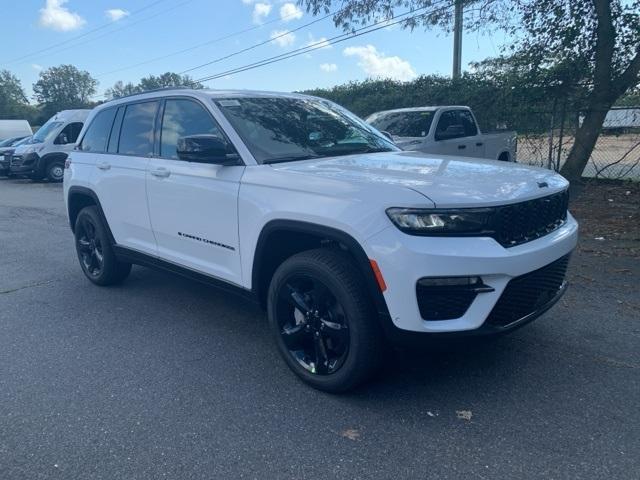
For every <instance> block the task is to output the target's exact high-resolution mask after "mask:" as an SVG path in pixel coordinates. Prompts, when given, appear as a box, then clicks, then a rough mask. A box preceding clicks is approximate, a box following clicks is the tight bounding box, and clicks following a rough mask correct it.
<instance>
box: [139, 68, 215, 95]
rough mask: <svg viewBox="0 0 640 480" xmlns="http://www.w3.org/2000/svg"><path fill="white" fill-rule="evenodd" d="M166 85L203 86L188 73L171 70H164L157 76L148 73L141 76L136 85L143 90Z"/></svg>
mask: <svg viewBox="0 0 640 480" xmlns="http://www.w3.org/2000/svg"><path fill="white" fill-rule="evenodd" d="M166 87H190V88H203V86H202V84H200V83H198V82H195V81H194V80H193V79H192V78H191V77H190V76H189V75H180V74H178V73H173V72H166V73H163V74H162V75H159V76H157V77H156V76H155V75H149V76H148V77H144V78H142V79H141V80H140V83H139V85H138V88H140V90H141V91H143V92H144V91H146V90H155V89H157V88H166Z"/></svg>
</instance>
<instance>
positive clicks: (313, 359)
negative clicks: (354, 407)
mask: <svg viewBox="0 0 640 480" xmlns="http://www.w3.org/2000/svg"><path fill="white" fill-rule="evenodd" d="M362 284H363V282H362V280H361V275H360V272H359V271H358V269H357V267H356V266H355V265H354V263H353V262H352V260H351V259H350V257H348V256H347V255H346V254H344V253H342V252H340V251H334V250H330V249H318V250H311V251H307V252H303V253H300V254H297V255H294V256H292V257H291V258H289V259H287V260H286V261H285V262H284V263H283V264H282V265H281V266H280V267H279V268H278V269H277V271H276V273H275V274H274V276H273V279H272V281H271V285H270V288H269V295H268V302H267V303H268V304H267V309H268V317H269V323H270V326H271V329H272V332H273V334H274V336H275V340H276V343H277V346H278V350H279V351H280V354H281V355H282V357H283V358H284V360H285V362H286V363H287V365H288V366H289V368H291V370H293V372H294V373H295V374H296V375H297V376H298V377H300V378H301V379H302V380H303V381H305V382H306V383H308V384H310V385H311V386H313V387H315V388H317V389H320V390H324V391H328V392H341V391H346V390H349V389H351V388H354V387H356V386H357V385H359V384H361V383H363V382H365V381H366V380H368V379H370V378H371V377H372V376H373V375H374V374H375V373H376V371H377V370H378V368H379V366H380V365H381V358H382V355H381V352H382V346H383V342H382V335H381V332H380V330H379V325H378V323H377V319H376V318H375V310H374V309H373V304H372V302H371V300H370V298H369V296H368V295H367V292H366V291H365V290H364V288H363V287H362Z"/></svg>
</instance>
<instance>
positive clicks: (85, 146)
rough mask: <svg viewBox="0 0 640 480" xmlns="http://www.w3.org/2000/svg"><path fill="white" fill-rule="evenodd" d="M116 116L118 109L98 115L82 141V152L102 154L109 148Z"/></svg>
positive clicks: (111, 109) (108, 110)
mask: <svg viewBox="0 0 640 480" xmlns="http://www.w3.org/2000/svg"><path fill="white" fill-rule="evenodd" d="M115 116H116V109H115V108H109V109H107V110H103V111H101V112H100V113H98V114H97V115H96V116H95V118H94V119H93V121H92V122H91V125H89V128H87V133H85V134H84V137H83V139H82V150H84V151H87V152H97V153H102V152H104V151H105V150H106V148H107V140H109V132H111V125H113V119H114V117H115Z"/></svg>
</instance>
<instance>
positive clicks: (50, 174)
mask: <svg viewBox="0 0 640 480" xmlns="http://www.w3.org/2000/svg"><path fill="white" fill-rule="evenodd" d="M45 175H46V177H47V180H49V181H50V182H54V183H60V182H61V181H62V180H63V179H64V162H63V161H61V160H53V161H52V162H51V163H49V165H47V171H46V174H45Z"/></svg>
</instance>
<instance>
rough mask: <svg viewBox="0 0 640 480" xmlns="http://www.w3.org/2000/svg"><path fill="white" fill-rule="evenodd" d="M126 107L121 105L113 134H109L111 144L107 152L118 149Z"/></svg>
mask: <svg viewBox="0 0 640 480" xmlns="http://www.w3.org/2000/svg"><path fill="white" fill-rule="evenodd" d="M124 109H125V107H119V108H118V113H117V114H116V119H115V120H114V122H113V128H112V129H111V135H110V136H109V146H108V147H107V152H109V153H116V152H117V151H118V141H119V140H120V127H121V126H122V117H124Z"/></svg>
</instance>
